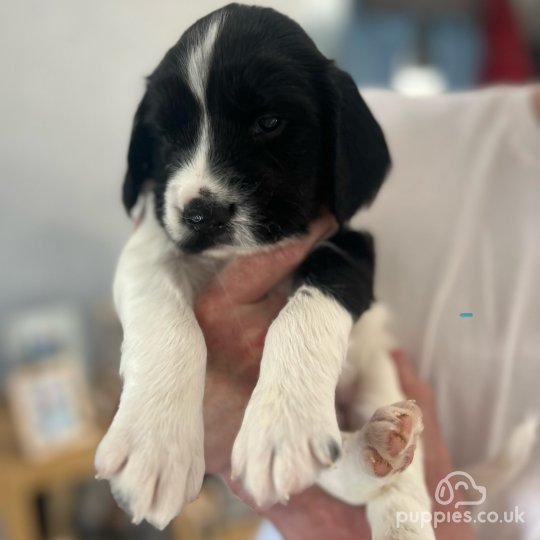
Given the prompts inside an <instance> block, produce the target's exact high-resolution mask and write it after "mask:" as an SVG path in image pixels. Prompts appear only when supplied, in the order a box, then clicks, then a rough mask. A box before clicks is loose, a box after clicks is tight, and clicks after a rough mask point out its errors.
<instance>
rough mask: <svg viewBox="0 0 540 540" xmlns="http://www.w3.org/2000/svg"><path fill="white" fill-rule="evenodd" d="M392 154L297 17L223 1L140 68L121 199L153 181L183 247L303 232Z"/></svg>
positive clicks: (376, 181) (162, 212)
mask: <svg viewBox="0 0 540 540" xmlns="http://www.w3.org/2000/svg"><path fill="white" fill-rule="evenodd" d="M389 164H390V158H389V155H388V149H387V146H386V143H385V140H384V136H383V134H382V131H381V129H380V127H379V125H378V124H377V122H376V121H375V119H374V118H373V116H372V115H371V113H370V111H369V110H368V108H367V106H366V104H365V103H364V101H363V100H362V98H361V96H360V95H359V93H358V90H357V88H356V85H355V84H354V82H353V80H352V79H351V77H350V76H349V75H348V74H346V73H344V72H343V71H341V70H339V69H338V68H337V67H336V66H335V65H334V64H333V63H332V62H331V61H329V60H328V59H326V58H325V57H324V56H323V55H322V54H321V53H320V52H319V51H318V50H317V48H316V47H315V45H314V44H313V42H312V41H311V40H310V38H309V37H308V36H307V35H306V33H305V32H304V31H303V30H302V29H301V27H300V26H298V25H297V24H296V23H295V22H294V21H292V20H290V19H289V18H287V17H285V16H284V15H281V14H279V13H277V12H275V11H273V10H271V9H266V8H256V7H248V6H241V5H237V4H231V5H229V6H227V7H225V8H223V9H221V10H219V11H216V12H214V13H211V14H210V15H208V16H207V17H205V18H203V19H201V20H199V21H198V22H197V23H195V24H194V25H193V26H192V27H191V28H189V29H188V30H187V31H186V33H185V34H184V35H183V36H182V37H181V39H180V40H179V41H178V43H176V45H174V47H172V49H170V50H169V51H168V53H167V54H166V55H165V57H164V59H163V60H162V61H161V63H160V64H159V66H158V67H157V68H156V70H155V71H154V72H153V73H152V75H151V76H150V77H149V79H148V85H147V89H146V93H145V95H144V97H143V99H142V101H141V103H140V105H139V108H138V110H137V113H136V115H135V121H134V125H133V132H132V136H131V143H130V147H129V155H128V172H127V174H126V178H125V182H124V188H123V201H124V205H125V206H126V208H127V210H128V211H129V210H131V208H132V207H133V206H134V204H135V203H136V201H137V198H138V196H139V194H140V192H141V190H142V189H143V187H144V185H145V184H146V183H147V182H150V181H152V183H153V186H154V188H153V189H154V190H155V194H156V201H157V213H158V218H159V219H160V221H161V223H162V225H163V226H164V228H165V230H166V231H167V233H168V235H169V236H170V238H171V239H172V240H173V241H174V242H175V243H176V244H177V245H178V246H179V247H180V248H181V249H183V250H185V251H187V252H191V253H198V252H201V251H203V250H206V249H209V248H221V247H225V246H232V247H234V248H239V249H249V248H254V247H257V246H260V245H264V244H271V243H274V242H277V241H279V240H281V239H283V238H286V237H289V236H293V235H297V234H300V233H303V232H305V231H306V230H307V227H308V224H309V222H310V221H311V220H312V219H314V218H315V217H316V216H317V214H318V213H319V211H320V209H321V207H322V206H327V207H328V208H330V210H331V211H332V212H333V213H334V214H335V216H336V218H337V219H338V221H340V222H344V221H346V220H348V219H349V218H350V217H351V216H352V215H353V214H354V213H355V212H356V211H357V210H358V209H359V208H360V207H361V206H362V205H365V204H368V203H369V202H370V201H371V200H372V199H373V197H374V196H375V194H376V193H377V190H378V189H379V187H380V185H381V183H382V181H383V179H384V176H385V173H386V171H387V169H388V167H389Z"/></svg>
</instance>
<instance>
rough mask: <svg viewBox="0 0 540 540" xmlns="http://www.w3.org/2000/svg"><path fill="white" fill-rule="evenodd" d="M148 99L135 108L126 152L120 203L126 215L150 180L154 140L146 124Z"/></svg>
mask: <svg viewBox="0 0 540 540" xmlns="http://www.w3.org/2000/svg"><path fill="white" fill-rule="evenodd" d="M147 117H148V97H147V94H145V95H144V97H143V99H142V100H141V102H140V103H139V106H138V107H137V112H136V113H135V118H134V120H133V128H132V130H131V140H130V142H129V150H128V160H127V161H128V169H127V172H126V176H125V178H124V185H123V187H122V202H123V203H124V207H125V208H126V211H127V213H128V214H129V213H130V212H131V209H132V208H133V207H134V206H135V203H136V202H137V199H138V198H139V194H140V192H141V190H142V188H143V186H144V183H145V182H146V181H148V180H150V179H151V175H152V169H153V165H154V163H153V161H154V150H155V139H154V136H153V135H152V131H151V129H150V127H149V125H148V123H147Z"/></svg>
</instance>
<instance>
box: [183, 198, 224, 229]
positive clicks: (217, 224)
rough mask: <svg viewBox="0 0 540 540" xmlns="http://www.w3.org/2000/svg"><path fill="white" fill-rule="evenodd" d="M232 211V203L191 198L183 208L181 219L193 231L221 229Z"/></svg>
mask: <svg viewBox="0 0 540 540" xmlns="http://www.w3.org/2000/svg"><path fill="white" fill-rule="evenodd" d="M233 211H234V205H232V204H222V203H217V202H215V201H208V200H205V199H201V198H198V199H193V200H192V201H190V202H189V203H188V204H187V205H186V207H185V208H184V212H183V213H182V221H183V222H184V223H185V224H186V225H187V226H188V227H189V228H190V229H193V230H194V231H201V232H202V231H208V230H209V229H222V228H223V227H224V226H225V225H227V223H228V222H229V220H230V219H231V215H232V213H233Z"/></svg>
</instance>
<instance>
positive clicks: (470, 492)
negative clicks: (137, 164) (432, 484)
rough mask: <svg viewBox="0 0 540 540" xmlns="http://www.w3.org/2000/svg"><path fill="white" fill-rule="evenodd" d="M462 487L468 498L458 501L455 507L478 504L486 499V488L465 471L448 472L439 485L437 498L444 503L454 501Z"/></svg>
mask: <svg viewBox="0 0 540 540" xmlns="http://www.w3.org/2000/svg"><path fill="white" fill-rule="evenodd" d="M459 488H462V489H464V490H465V491H466V492H467V494H466V499H465V500H463V501H457V502H456V504H455V507H456V508H458V507H459V506H478V505H480V504H482V503H483V502H484V501H485V500H486V488H485V487H484V486H479V485H477V484H476V482H475V481H474V478H473V477H472V476H471V475H470V474H469V473H466V472H465V471H454V472H451V473H450V474H447V475H446V476H445V477H444V478H443V479H442V480H441V481H440V482H439V484H438V485H437V490H436V491H435V500H436V501H437V502H438V503H439V504H442V505H447V504H450V503H452V502H453V501H454V498H455V496H456V491H457V490H458V489H459Z"/></svg>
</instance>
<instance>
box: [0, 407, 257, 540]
mask: <svg viewBox="0 0 540 540" xmlns="http://www.w3.org/2000/svg"><path fill="white" fill-rule="evenodd" d="M100 438H101V434H98V435H97V436H96V438H95V440H93V441H91V442H89V443H88V444H87V446H86V447H84V448H80V449H78V450H70V451H66V452H63V453H59V454H57V455H56V456H54V457H50V458H48V459H47V460H45V461H40V462H32V461H28V460H27V459H25V458H23V457H22V456H21V455H20V453H19V452H18V450H17V447H16V444H15V437H14V434H13V430H12V427H11V422H10V421H9V416H8V413H7V411H6V409H5V407H2V406H0V521H1V522H2V525H3V530H5V531H6V533H7V540H42V536H41V533H40V531H39V527H38V516H37V512H36V498H37V495H39V494H45V495H47V496H49V497H50V498H51V501H52V502H53V504H52V505H50V506H51V508H50V510H51V512H52V513H53V515H52V516H51V515H50V514H49V515H47V516H46V517H48V518H54V519H50V520H49V521H54V523H51V524H50V525H51V534H52V536H51V540H53V539H54V538H63V539H73V540H74V539H75V538H76V536H75V534H74V533H73V531H71V530H70V523H69V516H70V515H72V508H70V506H71V505H72V504H73V500H74V497H73V496H72V493H73V489H74V488H75V487H76V486H77V485H79V484H81V483H83V482H85V481H91V480H92V479H93V478H94V453H95V449H96V446H97V444H98V442H99V439H100ZM220 504H221V503H220V502H219V500H217V499H216V497H215V494H214V493H213V491H212V490H211V489H210V490H209V489H206V490H203V492H202V493H201V496H200V497H199V499H197V501H195V502H194V503H192V504H190V505H188V506H187V507H186V508H185V509H184V510H183V511H182V514H181V516H180V517H179V518H177V519H176V520H174V522H173V523H172V524H171V527H170V531H171V534H170V537H171V538H172V539H174V540H251V539H252V538H253V536H254V533H255V530H256V528H257V526H258V519H257V518H256V517H255V516H247V517H246V519H240V520H238V521H237V522H234V523H228V524H226V525H224V526H219V527H217V526H215V525H214V526H210V527H209V524H211V523H212V522H213V523H214V524H215V523H216V520H218V521H217V524H218V525H219V519H220V517H219V516H220V508H219V506H220ZM203 530H207V531H211V532H208V533H207V534H204V535H203Z"/></svg>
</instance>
